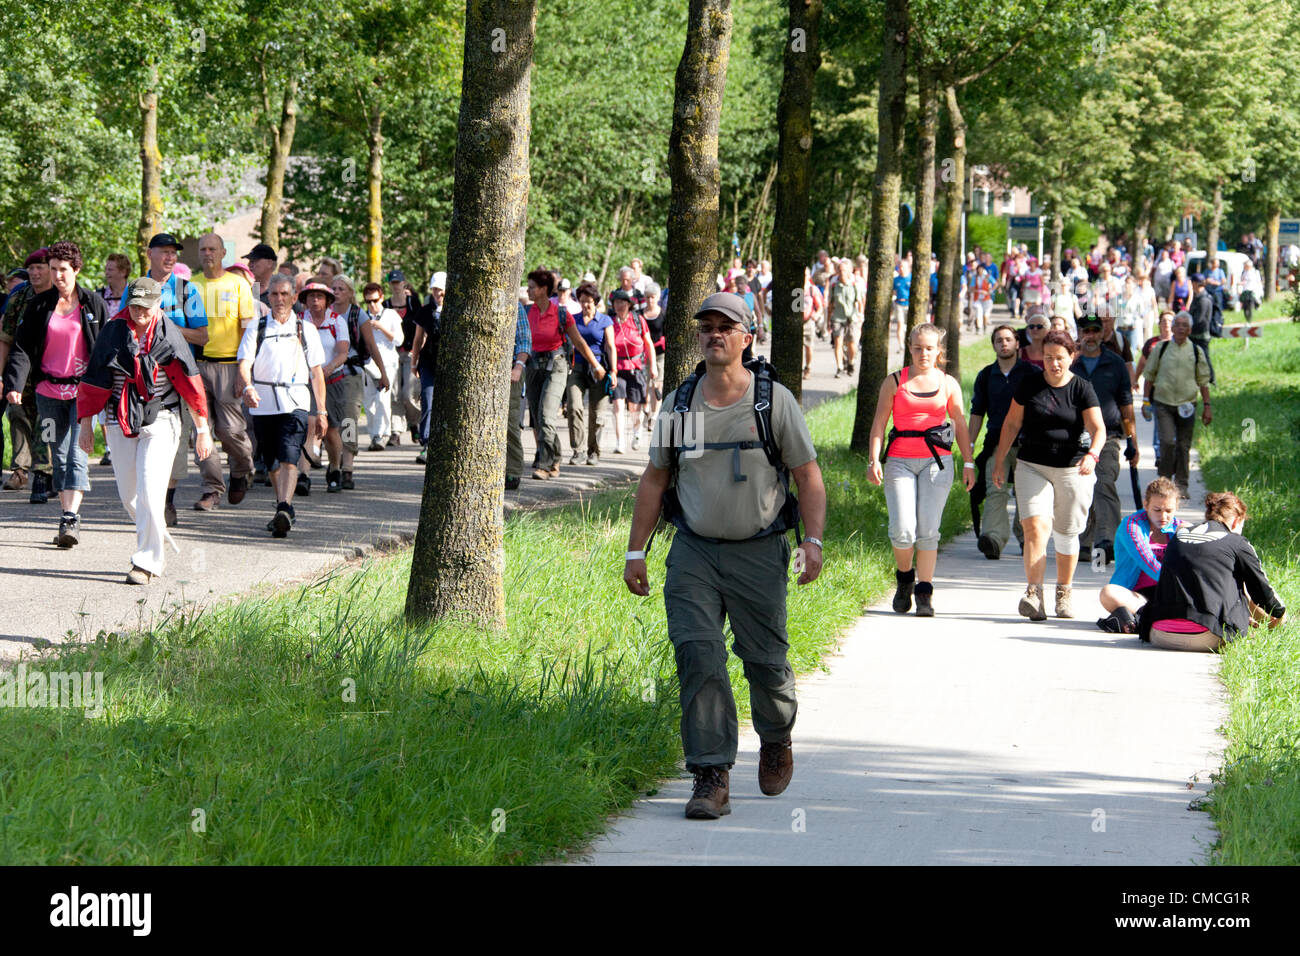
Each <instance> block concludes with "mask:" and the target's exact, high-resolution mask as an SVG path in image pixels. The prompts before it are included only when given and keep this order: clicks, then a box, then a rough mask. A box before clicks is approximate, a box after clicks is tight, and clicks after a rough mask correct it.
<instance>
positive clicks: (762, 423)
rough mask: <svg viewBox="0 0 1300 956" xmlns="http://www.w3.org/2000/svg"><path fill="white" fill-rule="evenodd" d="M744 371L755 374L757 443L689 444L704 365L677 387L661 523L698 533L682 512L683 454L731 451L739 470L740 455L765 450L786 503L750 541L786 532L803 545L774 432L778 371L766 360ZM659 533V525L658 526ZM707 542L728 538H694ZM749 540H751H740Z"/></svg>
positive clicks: (796, 507) (787, 473)
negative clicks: (679, 482) (688, 431)
mask: <svg viewBox="0 0 1300 956" xmlns="http://www.w3.org/2000/svg"><path fill="white" fill-rule="evenodd" d="M744 365H745V368H747V369H749V371H750V372H752V373H753V375H754V420H755V423H756V426H757V429H758V436H759V438H758V440H757V441H753V440H750V441H736V442H704V443H703V445H702V446H699V445H696V444H688V443H687V442H686V441H685V438H686V416H687V415H688V414H689V413H690V410H691V399H692V398H693V397H694V396H695V389H696V387H697V386H698V385H699V384H700V379H701V378H703V377H704V372H705V366H704V363H703V362H700V363H699V364H698V365H696V366H695V371H693V372H692V373H691V374H690V375H688V376H687V377H686V381H684V382H682V384H681V385H680V386H679V387H678V388H677V392H676V400H675V404H674V405H673V412H672V413H673V415H674V416H676V418H674V419H670V420H669V423H670V424H669V432H670V434H669V436H668V439H669V440H668V447H669V448H670V449H671V450H672V460H671V465H670V471H671V477H670V478H669V483H668V488H667V489H666V490H665V491H664V494H663V501H662V505H661V519H662V520H661V523H663V522H666V523H668V524H671V525H673V526H674V527H676V528H680V529H681V530H683V531H686V532H687V533H689V534H695V532H694V531H691V529H690V528H689V527H688V526H687V524H686V518H685V516H684V515H683V513H682V507H681V501H680V500H679V499H678V497H677V472H678V468H679V465H678V462H679V460H680V458H681V455H682V452H683V451H685V450H686V449H687V448H690V449H692V450H693V449H695V448H696V447H700V448H701V450H702V451H731V452H732V453H733V455H734V456H735V459H734V460H735V462H736V465H735V467H736V469H737V472H738V471H739V467H740V465H739V461H740V452H741V451H743V450H747V449H753V448H762V449H763V454H764V455H766V456H767V461H768V464H770V465H771V466H772V467H773V468H775V469H776V472H777V475H778V477H779V478H780V481H781V488H782V489H783V490H784V491H785V501H784V503H783V504H782V505H781V511H780V513H779V514H777V516H776V519H775V520H774V521H773V522H772V523H771V524H769V525H768V526H767V527H766V528H763V529H762V530H761V531H759V532H758V533H757V534H754V535H752V536H751V538H765V537H767V536H768V535H771V534H782V533H784V532H786V531H793V532H794V537H795V543H796V544H802V543H803V534H802V532H801V529H800V521H799V499H798V498H797V497H795V495H794V494H793V493H792V492H791V491H790V469H789V468H787V467H786V465H785V461H784V460H783V459H782V457H781V449H780V447H778V445H777V443H776V435H775V433H774V432H773V430H772V392H773V386H774V385H776V384H778V383H779V381H780V380H779V378H778V377H777V373H776V369H775V368H773V367H772V366H771V364H769V363H768V361H767V360H766V359H765V358H764V357H763V356H761V355H760V356H759V357H758V358H753V359H748V360H746V361H745V363H744ZM737 480H740V481H744V480H745V476H744V475H739V477H738V479H737ZM656 530H658V526H656ZM695 536H696V537H698V538H702V539H703V540H705V541H710V542H713V543H718V542H720V541H723V540H727V539H720V538H707V537H704V536H703V535H695ZM653 540H654V533H653V532H652V533H651V535H650V541H653ZM741 540H749V539H741ZM650 541H647V542H646V553H647V554H648V553H649V552H650Z"/></svg>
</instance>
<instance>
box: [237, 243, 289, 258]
mask: <svg viewBox="0 0 1300 956" xmlns="http://www.w3.org/2000/svg"><path fill="white" fill-rule="evenodd" d="M239 258H241V259H247V260H248V261H249V262H256V261H257V260H258V259H270V260H271V261H272V262H278V261H279V260H280V257H279V256H277V255H276V254H275V250H274V249H272V248H271V247H270V246H268V245H267V244H266V243H265V242H259V243H258V244H257V245H255V246H253V251H252V252H250V253H249V254H248V255H246V256H240V257H239Z"/></svg>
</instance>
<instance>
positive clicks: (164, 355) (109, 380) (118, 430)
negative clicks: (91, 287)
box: [77, 276, 212, 584]
mask: <svg viewBox="0 0 1300 956" xmlns="http://www.w3.org/2000/svg"><path fill="white" fill-rule="evenodd" d="M161 297H162V287H161V286H160V285H159V284H158V283H157V282H156V281H155V280H153V279H151V278H149V277H148V276H141V277H140V278H138V279H136V280H135V281H134V282H133V283H131V289H130V294H129V297H128V300H127V311H128V313H129V315H128V316H123V317H121V318H117V319H113V320H112V321H110V322H109V323H108V324H106V325H105V326H104V328H103V329H102V330H101V332H100V335H99V338H98V339H97V340H96V342H95V351H94V353H93V354H92V355H91V358H90V366H89V368H88V369H87V370H86V373H85V375H83V376H82V378H81V383H80V385H79V386H78V392H77V411H78V413H79V414H80V415H82V416H83V417H84V416H89V415H94V414H97V413H98V412H99V411H100V410H101V409H103V410H105V411H106V412H107V417H108V422H107V427H106V428H105V438H106V439H107V441H108V449H109V454H110V456H111V458H112V462H113V475H114V477H115V478H116V479H117V493H118V496H119V497H120V498H121V499H122V505H123V506H124V507H125V508H126V513H127V514H128V515H130V516H131V519H132V520H133V521H134V522H135V542H136V551H135V554H134V555H132V557H131V570H130V571H129V572H128V573H127V576H126V583H127V584H148V583H149V581H150V580H152V579H153V578H155V577H157V576H158V575H159V574H161V573H162V570H163V546H164V544H165V543H171V544H172V547H173V549H175V548H176V545H175V543H174V542H172V541H171V537H170V535H168V534H167V527H166V524H165V522H164V520H163V505H164V503H165V502H166V500H167V483H168V481H169V480H170V478H171V465H172V460H173V458H174V457H175V454H176V447H177V445H178V444H179V443H180V437H181V420H180V403H181V402H185V404H187V405H189V406H190V411H191V412H192V417H193V419H194V430H195V440H194V448H195V452H196V453H197V454H198V457H199V459H200V460H202V459H204V458H207V457H208V455H210V454H212V433H211V430H210V429H209V426H208V417H207V415H208V407H207V397H206V394H205V392H204V388H203V383H202V382H201V381H200V379H199V375H198V367H197V366H196V365H195V362H194V356H193V353H192V352H191V351H190V348H189V345H188V344H187V343H186V342H185V339H184V338H183V337H182V336H181V333H180V330H179V329H178V328H177V327H176V326H175V325H173V324H172V323H171V322H170V321H168V320H167V318H166V317H165V316H164V315H163V313H162V310H161V309H159V308H158V302H159V300H160V299H161Z"/></svg>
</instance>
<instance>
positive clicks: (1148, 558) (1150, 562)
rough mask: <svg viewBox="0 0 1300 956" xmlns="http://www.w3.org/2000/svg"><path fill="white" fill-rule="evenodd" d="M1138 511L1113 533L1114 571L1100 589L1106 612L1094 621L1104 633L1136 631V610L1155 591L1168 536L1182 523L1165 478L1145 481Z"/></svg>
mask: <svg viewBox="0 0 1300 956" xmlns="http://www.w3.org/2000/svg"><path fill="white" fill-rule="evenodd" d="M1142 507H1143V510H1142V511H1138V512H1135V513H1134V514H1131V515H1129V516H1128V517H1127V518H1125V519H1124V521H1123V523H1122V524H1121V525H1120V527H1119V531H1118V533H1117V534H1116V535H1115V573H1114V574H1112V575H1111V576H1110V582H1109V583H1108V584H1106V586H1105V587H1103V588H1102V589H1101V606H1102V607H1104V608H1105V609H1106V610H1107V611H1110V612H1111V613H1110V615H1109V616H1107V617H1103V618H1101V619H1100V620H1098V621H1097V626H1098V627H1099V628H1101V629H1102V630H1103V631H1105V632H1107V633H1108V634H1136V633H1137V614H1138V611H1140V610H1141V609H1142V605H1144V604H1146V603H1147V602H1148V601H1150V600H1151V597H1152V595H1154V594H1155V593H1156V582H1157V581H1159V580H1160V565H1161V562H1162V560H1163V559H1164V554H1165V548H1166V547H1167V546H1168V544H1169V538H1170V537H1171V536H1172V535H1173V533H1174V532H1175V531H1177V530H1178V528H1179V527H1180V526H1181V525H1182V522H1181V521H1180V520H1179V519H1178V518H1177V517H1176V516H1175V515H1174V512H1175V511H1177V510H1178V486H1177V485H1175V484H1174V483H1173V482H1172V481H1170V480H1169V479H1168V478H1157V479H1156V480H1155V481H1153V482H1151V484H1149V485H1147V490H1146V494H1145V495H1144V496H1143V499H1142Z"/></svg>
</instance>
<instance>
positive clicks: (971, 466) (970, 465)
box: [962, 461, 975, 471]
mask: <svg viewBox="0 0 1300 956" xmlns="http://www.w3.org/2000/svg"><path fill="white" fill-rule="evenodd" d="M962 468H969V469H970V470H971V471H974V470H975V462H973V461H967V462H963V463H962Z"/></svg>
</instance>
